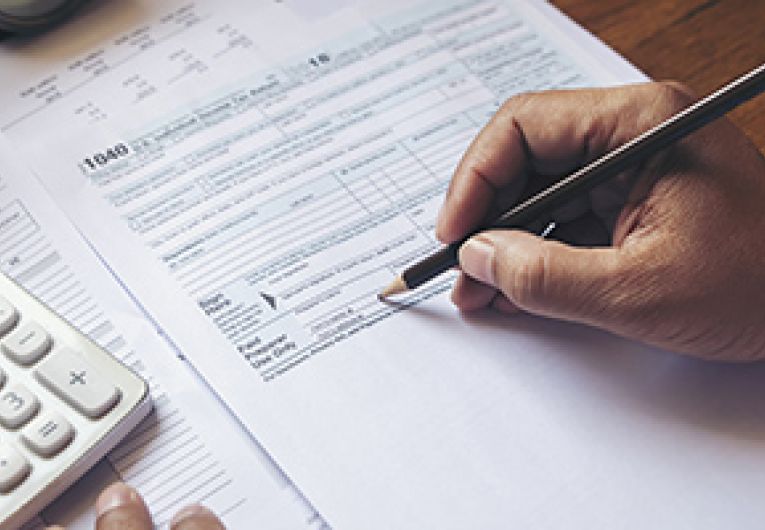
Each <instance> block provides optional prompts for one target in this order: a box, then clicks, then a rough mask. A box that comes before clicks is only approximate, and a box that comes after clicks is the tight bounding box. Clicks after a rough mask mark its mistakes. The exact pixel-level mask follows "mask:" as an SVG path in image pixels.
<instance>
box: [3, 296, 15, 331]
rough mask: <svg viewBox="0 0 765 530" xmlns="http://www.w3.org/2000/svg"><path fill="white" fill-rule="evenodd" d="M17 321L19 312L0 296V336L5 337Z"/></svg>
mask: <svg viewBox="0 0 765 530" xmlns="http://www.w3.org/2000/svg"><path fill="white" fill-rule="evenodd" d="M18 321H19V312H18V311H16V308H15V307H13V306H12V305H11V304H10V302H8V300H6V299H5V298H3V297H2V296H0V335H5V334H6V333H8V332H9V331H10V330H12V329H13V326H15V325H16V322H18Z"/></svg>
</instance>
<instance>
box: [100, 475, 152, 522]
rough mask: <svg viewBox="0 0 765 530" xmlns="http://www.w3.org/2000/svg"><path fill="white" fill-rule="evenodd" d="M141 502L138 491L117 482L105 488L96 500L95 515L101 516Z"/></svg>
mask: <svg viewBox="0 0 765 530" xmlns="http://www.w3.org/2000/svg"><path fill="white" fill-rule="evenodd" d="M138 502H141V497H140V496H139V495H138V492H137V491H136V490H134V489H133V488H131V487H130V486H128V485H127V484H123V483H122V482H117V483H115V484H112V485H111V486H109V487H108V488H106V489H105V490H104V491H103V492H102V493H101V495H99V496H98V500H96V515H97V516H98V517H101V516H102V515H103V514H105V513H106V512H109V511H111V510H114V509H115V508H119V507H120V506H125V505H127V504H134V503H138Z"/></svg>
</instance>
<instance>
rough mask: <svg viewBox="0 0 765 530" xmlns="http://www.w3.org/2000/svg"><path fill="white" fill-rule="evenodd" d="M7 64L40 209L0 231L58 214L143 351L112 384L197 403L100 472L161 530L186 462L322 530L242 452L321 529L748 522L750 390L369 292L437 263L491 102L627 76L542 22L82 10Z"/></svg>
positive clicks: (395, 14)
mask: <svg viewBox="0 0 765 530" xmlns="http://www.w3.org/2000/svg"><path fill="white" fill-rule="evenodd" d="M0 70H2V72H3V85H2V87H0V101H2V102H3V105H2V106H0V129H1V130H2V132H3V134H4V135H5V136H6V138H7V141H8V142H9V144H12V148H8V150H7V151H6V152H5V153H4V154H2V155H0V159H3V158H13V157H15V158H16V161H17V165H25V166H28V167H31V168H32V170H33V171H34V172H35V174H36V176H37V177H39V179H40V181H41V182H42V184H43V185H44V190H43V188H41V187H38V184H37V183H35V182H34V181H33V180H31V179H24V178H23V177H21V176H19V175H22V173H21V171H22V170H21V169H19V168H18V167H17V168H15V169H14V170H13V171H14V173H15V178H14V179H13V182H12V183H10V179H6V180H5V181H4V182H7V183H8V185H7V188H6V190H8V191H9V192H10V190H11V189H12V190H13V191H12V193H11V194H10V195H8V198H5V199H3V202H2V204H0V214H2V215H10V214H11V212H13V211H14V210H13V208H17V209H18V208H22V209H23V208H27V213H28V214H30V212H32V211H34V212H37V213H33V214H30V215H28V217H27V221H25V222H27V223H28V224H29V225H33V224H34V223H35V219H38V217H35V216H39V219H43V218H45V219H47V220H46V221H45V222H44V223H43V222H41V221H38V227H42V226H43V224H45V226H48V225H51V228H50V230H51V231H52V232H51V233H50V234H48V235H46V236H45V237H47V238H48V239H49V240H52V241H56V242H57V243H58V247H56V248H62V249H65V250H60V251H59V252H60V253H61V255H62V256H63V255H64V253H65V252H66V253H67V254H68V255H70V256H71V258H70V259H71V261H72V262H74V263H83V264H85V265H83V267H81V268H82V269H83V270H82V271H79V272H78V273H77V274H78V276H80V277H83V278H85V277H86V278H87V283H86V287H83V289H85V288H87V289H89V291H88V292H89V293H92V294H91V295H90V296H92V297H93V300H97V301H98V303H100V304H103V305H104V306H105V307H107V308H108V309H109V311H110V312H115V314H116V316H115V321H116V317H117V316H120V317H122V320H125V324H124V325H125V326H126V327H127V328H129V329H130V330H131V333H130V337H131V338H132V340H135V341H138V342H135V343H132V342H131V345H132V346H131V347H130V350H131V351H132V352H133V353H132V355H134V357H128V362H133V363H136V362H140V364H141V366H143V365H144V364H145V365H146V367H147V370H150V372H147V373H151V374H152V377H153V378H156V379H157V380H158V381H159V379H162V382H163V383H162V384H163V385H164V386H167V387H168V389H169V390H167V391H166V394H167V396H168V399H170V398H172V397H173V396H174V395H175V394H176V393H177V395H178V399H179V400H180V402H182V403H183V407H185V408H184V409H183V410H186V409H188V411H187V412H186V414H188V415H189V416H188V420H182V418H181V413H173V412H172V411H173V410H175V409H173V408H171V406H170V405H164V404H163V403H164V402H163V401H162V400H160V412H159V416H158V417H157V418H155V419H154V420H153V423H151V425H150V426H147V428H146V429H145V432H146V433H147V434H146V436H147V438H146V439H147V440H148V439H149V438H151V437H153V438H152V439H153V440H156V441H155V442H153V443H155V444H156V446H157V449H156V450H155V451H156V454H155V453H152V452H151V451H150V450H148V449H147V450H143V449H136V448H137V447H139V444H140V443H141V442H140V440H142V438H141V437H142V436H144V435H143V434H141V433H140V432H139V433H138V434H136V435H135V436H134V439H133V441H128V442H127V443H126V444H125V445H124V446H123V448H121V449H119V450H118V451H116V453H115V455H114V456H113V459H112V462H113V466H114V467H115V468H116V469H117V470H118V471H119V472H120V473H122V474H123V476H125V478H127V479H128V480H131V481H133V482H134V483H136V484H137V485H138V486H139V488H141V489H142V491H144V493H145V494H146V495H147V498H148V500H149V501H150V502H152V505H153V507H154V509H155V510H158V520H159V521H160V522H162V521H166V520H167V516H168V514H169V513H170V512H169V510H171V509H174V508H175V507H176V506H177V504H178V502H180V501H182V500H186V499H179V498H172V499H171V498H169V497H168V496H167V495H168V494H165V493H163V491H164V490H163V487H164V485H165V484H167V482H166V480H165V479H164V478H163V477H162V475H161V473H162V472H163V470H165V469H169V468H170V467H169V466H172V463H173V462H176V460H177V461H178V462H181V461H182V462H184V463H185V464H183V465H181V464H178V465H177V466H176V467H175V468H173V471H172V472H171V473H172V477H174V480H178V481H181V482H182V483H184V484H188V491H185V492H184V494H183V495H182V496H183V497H186V498H187V499H188V500H197V499H202V500H207V501H209V502H210V503H212V504H213V507H214V508H216V509H218V510H219V511H223V512H225V513H224V515H225V518H226V520H227V522H228V524H229V525H230V527H231V528H249V527H251V526H253V524H254V523H253V522H252V521H255V520H259V521H260V523H259V524H258V527H259V528H271V527H280V526H279V525H283V526H284V527H290V528H294V527H296V526H297V525H298V524H300V525H305V526H308V525H320V524H323V523H322V521H321V519H320V518H319V517H318V516H317V515H316V514H315V513H314V512H313V510H312V509H311V508H309V507H308V505H307V504H306V503H305V502H304V501H302V499H301V497H300V494H298V493H297V491H296V490H295V489H293V487H292V486H290V484H289V482H287V479H284V478H282V479H281V481H280V479H279V478H278V475H276V473H277V472H276V471H273V470H271V469H272V468H270V467H269V462H268V460H267V459H266V458H265V457H264V456H262V455H261V456H260V457H256V456H254V455H257V454H258V453H257V451H258V450H257V449H256V446H254V445H253V443H254V442H253V439H254V440H257V442H258V443H260V444H262V447H263V448H264V449H265V451H266V452H267V453H268V455H269V457H270V458H272V459H273V460H274V461H275V462H276V464H278V466H279V468H280V469H281V472H283V473H284V474H285V475H286V476H287V477H289V479H290V480H291V481H292V482H293V483H294V484H295V485H296V486H297V489H299V491H300V492H302V494H303V495H305V497H306V498H307V499H308V501H310V503H311V504H312V505H313V506H314V507H315V508H316V510H318V512H319V513H321V515H322V516H323V517H324V519H325V520H326V521H327V522H328V523H329V524H330V525H331V526H333V527H336V528H353V529H357V528H366V529H390V528H413V529H415V528H416V529H420V528H455V529H458V528H459V529H462V528H507V527H518V528H587V527H589V528H601V527H609V528H635V529H638V528H641V529H642V528H693V529H703V528H720V527H723V526H731V524H732V523H731V522H732V521H736V523H735V526H736V527H738V528H745V527H750V528H755V527H757V526H758V523H759V520H760V518H761V517H762V515H763V509H762V508H760V507H759V506H760V504H759V503H758V499H756V497H755V495H754V494H753V492H756V491H758V490H759V489H760V488H761V487H762V486H763V484H764V483H765V478H763V477H765V458H763V457H765V423H764V422H763V417H764V413H765V406H763V404H762V403H763V400H762V399H760V396H761V390H760V388H761V386H762V380H763V379H762V378H763V377H764V376H765V369H763V368H762V367H747V368H721V367H719V366H710V365H705V364H702V363H695V362H692V361H688V360H684V359H680V358H677V357H675V356H672V355H669V354H666V353H662V352H656V351H651V350H648V349H646V348H643V347H641V346H639V345H637V344H633V343H630V342H627V341H623V340H620V339H617V338H615V337H612V336H608V335H606V334H602V333H598V332H595V331H593V330H588V329H584V328H581V327H577V326H572V325H565V324H556V323H551V322H544V321H540V320H536V319H532V318H514V319H512V320H508V319H505V318H502V317H498V316H497V315H476V316H475V317H470V318H468V317H464V316H461V315H459V314H458V313H457V312H456V310H455V309H454V308H452V307H451V305H450V304H449V302H448V299H447V296H446V295H445V292H446V291H447V290H448V288H449V281H450V280H449V279H444V280H441V281H439V282H434V283H433V284H432V285H430V286H428V287H427V288H425V289H422V290H420V291H418V292H416V293H414V294H412V295H411V296H410V298H409V299H407V300H406V304H405V306H406V309H403V308H402V307H391V306H389V305H385V304H382V303H380V302H379V301H377V299H376V298H375V296H374V295H375V294H376V292H377V290H378V289H379V288H380V287H381V286H383V285H385V284H386V283H387V282H388V281H389V280H390V279H391V278H392V276H393V275H394V274H395V273H396V272H398V271H399V270H400V269H401V268H402V267H403V266H404V265H405V264H407V263H409V262H411V261H412V260H414V259H416V258H417V257H419V256H421V255H423V254H425V253H427V252H429V251H431V250H432V249H433V248H435V246H436V245H437V243H436V241H435V239H434V237H433V223H434V219H435V215H436V213H437V211H438V208H439V206H440V203H441V200H442V195H443V193H444V191H445V189H446V186H447V184H448V181H449V178H450V176H451V171H452V169H453V167H454V165H455V163H456V162H457V161H458V160H459V157H460V155H461V153H462V152H463V151H464V149H465V147H466V146H467V145H468V143H469V142H470V140H471V138H472V137H473V136H474V135H475V133H476V132H477V131H478V130H479V128H480V127H481V125H482V124H483V123H485V121H486V120H487V119H488V117H489V116H490V115H491V114H492V113H493V112H494V111H495V110H496V108H497V107H498V105H499V104H500V103H501V102H502V101H504V100H505V99H506V98H507V97H509V96H511V95H513V94H515V93H518V92H522V91H528V90H543V89H548V88H563V87H568V88H575V87H583V86H593V85H612V84H619V83H625V82H636V81H641V80H643V77H642V76H641V74H640V73H639V72H637V71H636V70H635V69H634V68H632V67H631V66H630V65H629V64H628V63H626V62H625V61H623V60H622V59H621V58H619V57H618V56H616V55H615V54H614V53H613V52H611V51H610V50H609V49H608V48H606V47H605V46H603V45H602V44H601V43H599V42H598V41H597V40H595V39H594V38H593V37H591V36H590V35H589V34H587V33H586V32H584V31H583V30H582V29H580V28H579V27H577V26H576V25H575V24H573V23H572V22H570V21H569V20H568V19H566V18H565V17H563V16H562V15H561V14H560V13H558V12H557V11H556V10H555V9H554V8H552V7H550V6H549V5H547V4H546V3H543V2H536V1H530V2H525V3H520V2H504V1H499V0H496V1H491V0H461V1H458V0H449V1H435V0H433V1H430V2H422V3H417V4H412V3H411V2H404V1H403V0H387V1H385V2H382V1H372V0H369V1H358V2H356V1H350V0H348V1H342V2H326V3H320V4H317V3H315V2H307V1H291V0H284V1H282V2H270V1H268V2H267V1H259V2H245V1H231V2H226V3H225V5H221V3H220V2H214V1H212V0H191V1H189V0H184V1H180V0H167V1H163V2H153V1H151V0H132V1H130V2H114V3H106V2H103V3H98V2H97V3H94V4H93V5H92V6H91V7H90V10H89V12H87V13H84V14H83V15H82V16H81V17H79V18H78V19H76V20H73V21H72V22H71V23H69V24H68V25H66V26H64V27H62V28H60V29H59V30H57V31H55V32H53V33H51V34H49V35H47V36H44V37H42V38H39V39H37V40H31V41H20V42H19V41H16V42H10V43H7V44H3V46H2V47H1V48H0ZM540 119H544V116H540ZM11 151H12V152H11ZM14 201H16V202H14ZM14 204H16V206H14ZM21 205H24V206H21ZM57 208H59V209H60V211H58V210H57ZM61 212H64V214H65V215H66V216H67V217H68V219H69V222H70V223H71V224H67V223H65V222H63V221H62V215H63V214H62V213H61ZM14 215H15V216H19V217H23V215H21V214H14ZM26 230H29V228H27V229H26ZM75 230H76V231H79V233H80V235H79V236H76V234H75ZM53 231H55V233H54V232H53ZM25 233H26V232H25ZM78 237H82V238H83V239H84V241H86V242H87V245H86V244H85V243H83V242H82V241H79V240H78V239H77V238H78ZM51 248H52V247H51ZM15 253H16V251H15V250H12V249H10V248H9V250H8V253H7V254H2V253H0V259H4V260H5V256H10V257H13V256H15ZM41 255H42V254H33V255H31V257H24V256H21V257H20V259H21V260H22V263H23V264H22V265H19V262H16V261H14V260H12V259H10V260H8V261H5V263H7V264H8V265H7V267H6V268H7V272H9V273H11V274H12V275H15V276H16V277H18V278H19V279H21V280H22V281H24V275H25V274H26V275H27V276H30V277H31V276H32V273H31V272H29V271H30V270H32V265H34V264H37V263H39V261H35V260H39V257H40V256H41ZM98 260H100V261H98ZM12 262H13V265H11V263H12ZM61 263H63V261H62V262H61ZM78 266H79V265H78ZM41 267H42V265H39V267H38V268H41ZM52 270H53V269H51V271H52ZM106 271H108V272H109V273H111V278H109V277H108V275H107V273H106ZM34 281H35V280H30V284H31V285H32V287H33V290H34V287H35V284H34ZM117 286H118V287H117ZM62 288H63V287H62ZM72 289H75V288H74V287H73V288H72ZM76 289H80V288H79V287H77V288H76ZM120 291H121V292H120ZM126 295H127V296H129V297H130V298H131V299H132V304H133V305H132V307H131V301H130V300H127V299H126V298H125V296H126ZM83 296H84V295H83ZM52 301H53V302H54V303H53V305H54V307H55V308H57V309H60V310H61V311H62V312H64V313H65V314H66V313H67V310H69V308H68V307H67V306H66V305H65V304H64V303H63V302H62V305H60V306H58V307H57V306H56V303H55V302H56V299H52ZM93 303H94V304H95V303H96V302H93ZM70 311H71V310H70ZM94 311H95V310H94ZM73 318H74V317H73ZM82 318H86V317H82ZM75 323H77V324H79V325H82V326H83V327H84V328H85V329H86V331H88V332H90V333H91V334H94V335H97V333H98V331H97V330H96V327H95V321H93V322H91V321H89V320H87V319H86V320H83V321H78V320H76V319H75ZM152 326H153V327H154V328H155V329H156V330H158V331H159V333H160V335H161V337H162V338H163V339H165V340H164V341H162V340H159V339H157V337H153V336H152V332H151V328H152ZM147 330H148V331H147ZM126 336H127V335H126ZM99 338H101V339H102V342H105V341H107V340H108V339H107V334H104V335H103V336H99ZM145 341H146V342H145ZM162 342H165V343H166V344H162ZM167 344H169V345H170V347H168V346H167ZM173 349H175V350H176V352H177V353H180V354H182V355H183V357H184V358H185V359H186V360H187V361H188V363H189V364H190V365H191V366H192V367H193V368H194V369H195V370H196V372H197V373H198V375H199V376H200V377H201V379H202V380H204V382H205V383H206V384H207V385H209V389H208V387H205V386H203V385H202V383H199V382H195V380H194V375H193V374H191V372H183V373H181V375H178V374H179V372H178V371H177V368H176V367H177V365H178V364H179V363H180V362H181V361H179V360H178V359H177V358H176V357H175V355H174V353H173ZM115 351H116V348H115ZM153 352H158V353H153ZM150 363H151V365H152V366H151V367H149V364H150ZM155 364H156V366H154V365H155ZM154 374H156V375H154ZM164 381H167V382H166V383H165V382H164ZM213 393H214V394H213ZM171 394H172V395H171ZM158 395H159V394H158ZM216 396H217V398H219V399H220V400H221V401H222V402H223V403H224V404H225V405H226V406H227V407H228V409H229V411H230V413H231V414H232V415H233V417H235V418H236V421H238V422H240V423H241V425H242V426H243V427H244V428H245V429H246V431H247V432H248V433H249V434H250V435H252V437H253V439H248V438H247V437H246V436H245V435H244V434H241V433H240V434H238V435H236V436H234V435H230V436H226V437H222V436H212V435H210V434H209V433H212V432H215V431H218V430H219V429H227V431H226V432H235V431H236V426H235V424H234V421H233V420H232V419H231V418H227V417H226V415H225V414H224V413H223V412H222V411H220V412H216V413H211V412H210V411H213V410H217V409H216V407H218V408H219V407H220V405H219V404H218V403H217V402H216V400H215V397H216ZM177 406H178V407H179V409H178V410H181V406H180V405H177ZM210 417H213V418H215V422H216V425H212V424H210V423H209V422H208V421H209V420H208V419H209V418H210ZM181 421H187V422H188V425H187V426H183V425H186V424H185V423H183V424H181V423H178V422H181ZM218 421H219V422H220V423H221V424H222V425H220V426H219V425H217V422H218ZM179 425H181V426H179ZM194 429H201V431H200V432H207V433H208V435H207V438H204V440H205V443H204V445H203V443H202V442H201V440H202V438H203V437H204V436H203V434H200V435H199V436H200V442H199V444H197V445H194V442H188V443H191V445H186V444H187V441H186V440H187V438H192V437H193V436H195V435H194V434H193V433H194V432H197V431H194ZM163 432H166V433H167V434H162V433H163ZM224 439H225V440H226V442H225V443H226V444H227V445H226V446H225V447H221V444H222V443H223V440H224ZM229 443H230V444H231V445H230V446H229V445H228V444H229ZM168 444H177V445H178V447H180V448H179V449H177V452H173V451H172V450H170V449H169V447H170V445H168ZM197 446H198V447H200V448H198V449H194V451H197V452H194V453H191V456H188V457H187V456H183V457H182V458H181V452H182V451H185V450H186V449H188V451H191V450H192V448H193V447H194V448H195V447H197ZM173 447H174V446H173ZM183 454H184V455H185V453H183ZM212 455H215V456H212ZM176 456H177V459H176ZM197 461H198V464H195V465H197V466H198V469H197V468H195V467H194V466H191V465H188V462H197ZM129 466H135V471H132V470H131V469H133V468H130V467H129ZM216 466H217V467H216ZM184 473H185V474H186V475H184ZM183 477H196V478H198V480H199V482H198V486H196V487H194V486H193V485H192V482H191V481H187V480H186V479H185V478H183ZM248 477H249V478H248ZM248 480H250V481H251V482H252V483H251V484H248V483H247V481H248ZM144 481H145V482H144ZM213 490H214V491H213ZM203 491H204V492H206V493H204V494H203V493H202V492H203ZM210 491H213V492H212V493H209V492H210ZM253 492H254V493H253ZM153 495H155V496H153ZM205 495H206V496H205ZM216 495H217V496H218V497H216ZM176 497H178V496H176ZM219 497H220V500H217V499H218V498H219ZM227 510H228V511H227Z"/></svg>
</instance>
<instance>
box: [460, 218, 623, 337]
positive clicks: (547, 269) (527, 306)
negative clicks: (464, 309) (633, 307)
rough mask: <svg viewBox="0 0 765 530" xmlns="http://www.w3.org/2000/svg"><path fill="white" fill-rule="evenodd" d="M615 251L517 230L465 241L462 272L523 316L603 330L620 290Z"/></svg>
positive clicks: (607, 324) (617, 253)
mask: <svg viewBox="0 0 765 530" xmlns="http://www.w3.org/2000/svg"><path fill="white" fill-rule="evenodd" d="M620 258H621V253H620V250H619V249H618V248H614V247H603V248H578V247H572V246H569V245H565V244H563V243H559V242H557V241H550V240H547V239H542V238H541V237H538V236H535V235H533V234H529V233H527V232H521V231H517V230H491V231H487V232H482V233H480V234H478V235H476V236H474V237H472V238H470V239H469V240H468V241H466V242H465V243H464V244H463V245H462V247H461V248H460V251H459V262H460V267H461V268H462V271H463V272H464V273H465V274H467V275H468V276H470V277H472V278H474V279H475V280H478V281H480V282H482V283H485V284H488V285H491V286H492V287H495V288H496V289H497V290H499V291H501V292H502V293H503V294H504V295H505V297H507V299H508V300H510V302H512V303H513V304H514V305H516V306H518V307H519V308H520V309H522V310H524V311H527V312H529V313H534V314H538V315H543V316H547V317H553V318H560V319H564V320H571V321H577V322H584V323H587V324H591V325H596V326H601V327H609V322H610V320H611V319H612V318H613V317H614V313H615V311H614V310H615V309H616V307H615V306H616V304H617V303H618V300H619V299H623V298H624V296H623V293H619V292H618V289H617V288H618V287H620V281H619V280H620V269H621V265H622V264H621V261H622V260H621V259H620Z"/></svg>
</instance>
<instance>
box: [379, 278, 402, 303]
mask: <svg viewBox="0 0 765 530" xmlns="http://www.w3.org/2000/svg"><path fill="white" fill-rule="evenodd" d="M408 290H409V287H408V286H407V285H406V282H405V281H404V279H403V278H402V277H401V276H399V277H397V278H396V279H395V280H393V282H392V283H391V284H390V285H389V286H388V287H386V288H385V289H383V290H382V292H380V294H378V295H377V299H378V300H380V301H381V302H384V301H385V300H387V299H388V298H390V297H391V296H393V295H397V294H401V293H405V292H407V291H408Z"/></svg>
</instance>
